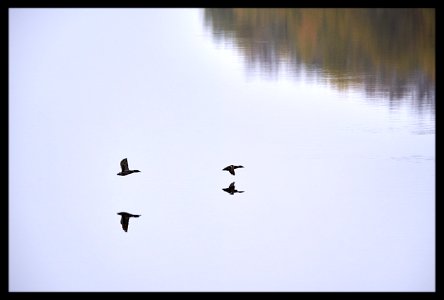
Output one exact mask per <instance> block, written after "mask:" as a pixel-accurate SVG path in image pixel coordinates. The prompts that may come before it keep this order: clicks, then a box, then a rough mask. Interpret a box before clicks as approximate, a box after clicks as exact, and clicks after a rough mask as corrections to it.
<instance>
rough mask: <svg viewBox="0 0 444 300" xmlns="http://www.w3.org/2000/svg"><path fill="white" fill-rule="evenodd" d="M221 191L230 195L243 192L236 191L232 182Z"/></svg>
mask: <svg viewBox="0 0 444 300" xmlns="http://www.w3.org/2000/svg"><path fill="white" fill-rule="evenodd" d="M223 190H224V191H225V192H227V193H229V194H231V195H234V193H243V192H244V191H238V190H236V188H235V187H234V182H232V183H231V184H230V186H229V187H227V188H226V189H223Z"/></svg>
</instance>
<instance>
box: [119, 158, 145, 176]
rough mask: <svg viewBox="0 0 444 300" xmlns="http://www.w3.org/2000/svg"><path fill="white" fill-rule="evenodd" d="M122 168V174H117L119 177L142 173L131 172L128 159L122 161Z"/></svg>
mask: <svg viewBox="0 0 444 300" xmlns="http://www.w3.org/2000/svg"><path fill="white" fill-rule="evenodd" d="M120 167H121V168H122V172H119V173H117V175H119V176H126V175H129V174H131V173H138V172H140V171H139V170H130V169H129V168H128V159H126V158H124V159H122V161H121V162H120Z"/></svg>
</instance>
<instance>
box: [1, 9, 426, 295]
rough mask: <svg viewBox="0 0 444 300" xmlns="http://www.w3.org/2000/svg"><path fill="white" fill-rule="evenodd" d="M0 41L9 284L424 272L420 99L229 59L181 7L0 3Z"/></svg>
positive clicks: (228, 282) (178, 282)
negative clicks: (279, 73) (3, 9)
mask: <svg viewBox="0 0 444 300" xmlns="http://www.w3.org/2000/svg"><path fill="white" fill-rule="evenodd" d="M9 54H10V57H9V70H10V71H9V72H10V73H9V76H10V77H9V82H10V85H9V94H10V98H9V147H10V148H9V195H10V196H9V290H10V291H433V290H434V289H435V238H434V237H435V229H434V228H435V134H434V116H421V117H419V116H417V115H415V114H414V112H412V111H410V110H408V109H407V108H402V109H400V110H398V111H393V110H389V109H388V108H386V107H385V106H384V105H372V104H370V103H369V102H368V101H366V100H365V98H364V96H363V94H359V93H349V94H347V93H345V94H344V93H339V92H337V91H334V90H332V89H330V88H329V87H326V86H322V85H319V84H316V83H308V82H304V81H294V80H289V79H287V78H281V79H279V80H267V79H264V78H262V77H260V76H258V77H251V76H247V75H246V72H245V70H244V69H243V67H244V65H243V63H242V57H239V56H236V52H235V51H234V50H233V49H229V47H228V48H225V47H220V45H219V46H218V45H216V44H214V43H213V40H212V38H211V36H210V33H209V32H208V31H207V30H205V29H204V28H203V17H202V11H201V10H199V9H10V12H9ZM418 124H419V125H418ZM418 126H419V127H418ZM424 128H425V129H426V131H425V132H426V134H418V132H423V131H421V130H422V129H424ZM123 158H128V162H129V166H130V168H131V169H138V170H141V171H142V172H141V173H136V174H131V175H129V176H125V177H121V176H117V175H116V174H117V172H119V171H120V166H119V163H120V160H121V159H123ZM229 164H241V165H243V166H245V168H244V169H240V170H239V171H238V172H236V176H232V175H230V174H229V173H228V172H226V171H222V168H224V167H225V166H227V165H229ZM233 181H235V182H236V187H237V189H238V190H244V191H245V193H242V194H235V195H233V196H232V195H229V194H227V193H225V192H224V191H222V188H225V187H228V185H229V184H230V183H231V182H233ZM120 211H127V212H130V213H133V214H141V215H142V216H141V217H140V218H138V219H131V220H130V224H129V230H128V232H127V233H125V232H124V231H123V230H122V228H121V225H120V216H118V215H117V214H116V213H117V212H120Z"/></svg>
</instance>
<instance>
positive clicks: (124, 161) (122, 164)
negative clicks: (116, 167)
mask: <svg viewBox="0 0 444 300" xmlns="http://www.w3.org/2000/svg"><path fill="white" fill-rule="evenodd" d="M120 167H121V168H122V172H125V171H129V169H128V160H127V159H126V158H124V159H122V161H121V162H120Z"/></svg>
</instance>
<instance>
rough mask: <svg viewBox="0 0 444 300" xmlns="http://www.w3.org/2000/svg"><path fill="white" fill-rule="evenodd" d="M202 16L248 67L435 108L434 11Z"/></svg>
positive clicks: (213, 11) (263, 12) (211, 13)
mask: <svg viewBox="0 0 444 300" xmlns="http://www.w3.org/2000/svg"><path fill="white" fill-rule="evenodd" d="M204 19H205V25H206V27H207V28H208V29H210V31H211V32H212V35H213V37H214V39H215V40H216V41H218V42H220V41H222V42H225V43H227V42H229V43H232V44H233V45H234V46H235V47H236V48H238V49H239V50H240V51H241V53H242V56H243V57H244V58H245V61H246V65H247V69H248V70H249V71H252V72H255V71H256V70H259V71H260V72H261V74H267V76H271V77H274V76H277V75H278V74H279V72H280V71H282V70H288V71H290V72H291V74H292V76H295V77H300V76H304V77H306V78H309V79H310V78H312V79H316V80H319V78H321V80H325V81H326V82H327V83H330V84H332V85H333V86H335V87H336V88H338V89H341V90H345V89H349V88H357V87H359V88H363V89H364V90H365V92H366V94H367V96H368V97H371V98H377V97H384V98H387V99H389V101H390V105H391V106H392V105H393V106H396V105H398V104H400V101H401V100H402V101H404V100H405V99H408V100H409V101H413V102H414V103H413V104H414V106H415V108H416V109H417V110H418V111H420V110H423V109H430V110H432V111H433V112H434V109H435V10H434V9H205V12H204Z"/></svg>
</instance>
